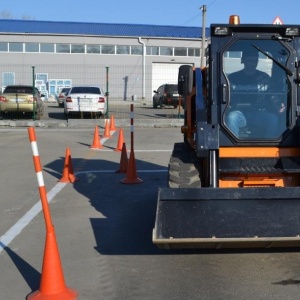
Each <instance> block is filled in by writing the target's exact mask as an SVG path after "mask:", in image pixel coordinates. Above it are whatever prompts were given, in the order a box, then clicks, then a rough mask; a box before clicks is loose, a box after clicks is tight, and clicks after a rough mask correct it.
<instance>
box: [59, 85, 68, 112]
mask: <svg viewBox="0 0 300 300" xmlns="http://www.w3.org/2000/svg"><path fill="white" fill-rule="evenodd" d="M70 89H71V88H70V87H65V88H61V89H60V90H59V92H58V95H57V103H58V106H59V107H64V103H65V99H66V96H67V94H68V93H69V91H70Z"/></svg>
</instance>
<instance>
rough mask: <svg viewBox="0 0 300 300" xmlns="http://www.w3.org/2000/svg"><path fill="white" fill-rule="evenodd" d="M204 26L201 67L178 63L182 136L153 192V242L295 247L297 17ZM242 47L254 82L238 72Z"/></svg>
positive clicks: (298, 226) (299, 172) (299, 79)
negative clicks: (164, 182) (284, 21)
mask: <svg viewBox="0 0 300 300" xmlns="http://www.w3.org/2000/svg"><path fill="white" fill-rule="evenodd" d="M237 19H238V18H237V17H235V16H231V17H230V20H237ZM210 31H211V34H210V38H211V40H210V44H209V46H208V49H207V53H206V61H207V63H206V66H207V67H206V68H203V69H200V68H195V69H194V68H192V67H191V66H188V65H183V66H181V67H180V68H179V73H178V90H179V93H180V94H181V95H182V97H183V98H184V101H185V111H184V125H183V126H182V128H181V132H182V133H183V141H182V142H178V143H176V144H175V145H174V149H173V152H172V155H171V158H170V162H169V172H168V185H169V187H168V188H161V189H159V192H158V202H157V212H156V220H155V227H154V230H153V238H152V239H153V243H154V244H156V245H157V246H158V247H160V248H167V249H169V248H268V247H299V246H300V119H299V115H300V95H299V84H300V25H266V24H264V25H260V24H258V25H253V24H244V25H243V24H239V23H238V24H236V23H234V22H229V24H212V25H211V26H210ZM245 53H252V56H253V57H254V59H253V60H254V62H253V64H254V65H255V67H256V70H257V73H256V74H257V75H256V77H257V78H256V79H255V80H254V82H255V83H253V81H250V79H248V78H249V77H247V76H246V80H244V79H242V78H243V76H244V75H243V72H244V71H245V70H244V69H245V68H246V57H245V55H246V54H245ZM244 73H245V72H244ZM259 77H261V78H260V79H263V80H262V82H259ZM234 78H235V80H234Z"/></svg>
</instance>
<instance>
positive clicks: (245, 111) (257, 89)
mask: <svg viewBox="0 0 300 300" xmlns="http://www.w3.org/2000/svg"><path fill="white" fill-rule="evenodd" d="M288 57H289V51H288V49H286V48H285V47H284V46H283V45H282V44H281V43H280V42H278V41H274V40H237V41H236V42H235V43H234V44H232V45H231V46H230V47H229V48H228V49H226V50H225V51H224V52H223V71H224V74H225V76H226V78H227V80H228V85H229V87H230V93H229V99H228V101H227V105H226V108H225V111H224V115H223V122H224V124H225V126H226V127H227V129H228V130H230V131H231V132H232V133H233V134H234V135H235V136H236V137H237V138H239V139H278V138H279V137H280V136H281V135H282V133H283V132H284V131H285V130H286V128H287V126H288V120H289V103H288V95H289V90H290V82H289V80H288V75H289V72H287V70H286V63H287V60H288Z"/></svg>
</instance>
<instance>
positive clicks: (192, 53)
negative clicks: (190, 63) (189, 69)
mask: <svg viewBox="0 0 300 300" xmlns="http://www.w3.org/2000/svg"><path fill="white" fill-rule="evenodd" d="M188 56H198V57H200V49H199V48H188Z"/></svg>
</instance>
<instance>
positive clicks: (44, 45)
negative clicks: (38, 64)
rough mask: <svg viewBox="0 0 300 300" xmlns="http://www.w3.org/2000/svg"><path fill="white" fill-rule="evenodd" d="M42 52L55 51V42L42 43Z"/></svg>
mask: <svg viewBox="0 0 300 300" xmlns="http://www.w3.org/2000/svg"><path fill="white" fill-rule="evenodd" d="M40 52H54V44H48V43H41V44H40Z"/></svg>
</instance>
